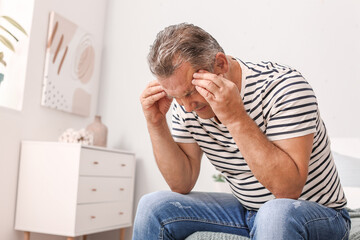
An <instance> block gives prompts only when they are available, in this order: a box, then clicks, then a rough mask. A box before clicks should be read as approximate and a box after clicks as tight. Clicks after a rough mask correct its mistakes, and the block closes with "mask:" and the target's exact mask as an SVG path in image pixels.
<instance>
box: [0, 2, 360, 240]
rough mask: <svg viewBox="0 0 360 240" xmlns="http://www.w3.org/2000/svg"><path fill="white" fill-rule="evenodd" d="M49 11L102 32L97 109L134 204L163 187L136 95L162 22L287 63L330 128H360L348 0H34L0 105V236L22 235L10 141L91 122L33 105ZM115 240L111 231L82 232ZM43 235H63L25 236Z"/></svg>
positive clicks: (354, 29)
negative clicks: (22, 74)
mask: <svg viewBox="0 0 360 240" xmlns="http://www.w3.org/2000/svg"><path fill="white" fill-rule="evenodd" d="M3 1H4V0H3ZM7 1H13V0H7ZM50 10H55V11H58V12H59V13H60V14H62V15H64V16H65V17H66V16H72V18H73V20H74V21H76V22H78V23H79V25H82V26H84V27H85V28H87V26H89V28H90V26H94V27H95V28H96V29H97V31H98V32H99V33H100V35H99V36H100V37H101V36H102V35H103V34H102V33H104V34H105V35H104V36H105V39H106V40H105V52H104V56H103V62H102V74H101V81H102V86H101V92H100V101H99V104H100V105H99V112H100V113H101V114H102V115H103V121H104V123H105V124H107V126H108V127H109V139H108V140H109V146H110V147H118V148H123V149H126V150H130V151H134V152H135V153H136V154H137V161H138V162H137V167H138V168H137V182H136V187H137V188H136V196H135V199H136V201H138V200H139V198H140V197H141V196H142V195H143V194H145V193H148V192H151V191H155V190H158V189H167V186H166V184H165V182H164V181H163V179H162V177H161V176H160V173H159V171H158V169H157V167H156V165H155V162H154V158H153V155H152V150H151V146H150V141H149V137H148V135H147V130H146V124H145V121H144V118H143V115H142V111H141V106H140V103H139V100H138V99H139V96H140V94H141V92H142V90H143V88H144V87H145V85H146V84H147V82H149V81H150V80H152V79H153V77H152V76H151V74H150V72H149V70H148V67H147V63H146V55H147V53H148V50H149V46H150V45H151V43H152V42H153V40H154V38H155V35H156V33H157V32H158V31H159V30H161V29H162V28H163V27H165V26H167V25H169V24H174V23H179V22H184V21H186V22H191V23H194V24H197V25H199V26H201V27H203V28H204V29H205V30H207V31H209V32H210V33H211V34H212V35H213V36H214V37H215V38H217V39H218V41H219V42H220V44H221V45H222V46H223V47H224V49H225V51H226V52H227V53H229V54H232V55H234V56H237V57H240V58H242V59H243V60H251V61H256V60H274V61H278V62H279V63H285V64H288V65H291V66H294V67H296V68H297V69H298V70H300V71H301V72H302V73H303V74H304V76H305V77H306V78H307V79H308V80H309V82H310V83H311V85H312V86H313V87H314V89H315V92H316V93H317V96H318V100H319V104H320V109H321V112H322V116H323V118H324V120H325V122H326V124H327V127H328V130H329V132H330V135H331V136H336V137H359V135H360V129H359V128H356V127H355V128H354V127H352V123H353V122H355V120H358V119H360V112H359V110H358V109H359V108H358V106H357V103H359V102H360V101H359V100H360V99H359V98H360V97H359V95H358V94H357V91H358V90H359V89H360V88H359V87H360V81H359V80H360V68H359V66H360V64H359V61H360V58H359V55H360V45H359V44H358V43H359V42H360V31H359V27H360V19H359V17H358V16H359V11H360V2H359V1H357V0H343V1H338V0H304V1H289V0H258V1H244V0H232V1H230V0H224V1H214V0H206V1H205V0H197V1H195V0H183V1H171V0H168V1H165V0H151V1H148V0H131V1H124V0H123V1H121V0H109V4H108V7H107V13H105V12H106V4H105V1H104V0H91V1H90V0H76V1H70V0H35V9H34V16H35V17H34V20H33V27H32V32H31V36H30V52H29V60H28V70H27V79H26V85H25V95H24V105H23V110H22V111H21V112H16V111H12V110H8V109H4V108H0V133H1V137H0V164H1V165H0V166H1V167H0V189H1V190H2V191H1V193H2V196H3V197H2V200H1V201H0V202H1V204H0V213H1V217H0V239H9V240H20V239H23V238H22V237H23V236H22V234H21V233H20V232H16V231H14V230H13V224H14V212H15V199H16V184H17V171H18V163H19V146H20V140H22V139H28V140H51V141H53V140H56V139H57V138H58V136H59V135H60V134H61V132H63V131H64V130H65V129H66V128H68V127H73V128H76V129H78V128H81V127H84V126H85V125H86V124H88V123H89V122H90V121H91V120H90V119H86V118H82V117H77V116H75V115H70V114H66V113H62V112H58V111H54V110H51V109H47V108H43V107H41V106H40V99H41V87H42V79H43V66H44V59H45V43H46V37H47V23H48V12H49V11H50ZM105 15H106V18H107V20H106V21H107V22H106V23H107V24H106V26H105V28H103V22H102V20H101V19H103V18H104V17H105ZM92 112H93V113H94V112H95V110H93V111H92ZM212 173H213V170H212V167H211V166H210V165H209V164H208V163H207V162H206V159H204V161H203V166H202V174H201V176H200V179H199V182H198V184H197V186H196V189H198V190H211V189H212V187H213V186H212V184H211V175H212ZM116 238H117V232H114V231H113V232H108V233H103V234H96V235H92V236H90V237H89V239H90V240H95V239H102V240H110V239H116ZM45 239H49V240H57V239H63V238H60V237H55V236H48V235H40V234H34V235H33V236H32V240H45ZM127 239H130V234H129V232H128V233H127Z"/></svg>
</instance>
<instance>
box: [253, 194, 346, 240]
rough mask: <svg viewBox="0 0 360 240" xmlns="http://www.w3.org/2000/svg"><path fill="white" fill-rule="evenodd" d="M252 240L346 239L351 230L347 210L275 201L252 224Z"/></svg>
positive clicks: (307, 203)
mask: <svg viewBox="0 0 360 240" xmlns="http://www.w3.org/2000/svg"><path fill="white" fill-rule="evenodd" d="M250 228H251V233H250V235H251V237H252V238H253V239H269V240H270V239H271V240H272V239H279V240H280V239H313V240H332V239H334V240H335V239H336V240H337V239H339V240H340V239H347V235H348V232H349V228H350V222H349V215H348V213H347V212H346V210H344V209H343V210H334V209H331V208H328V207H325V206H323V205H320V204H317V203H315V202H308V201H302V200H293V199H274V200H271V201H269V202H267V203H265V204H264V205H263V206H262V207H261V208H260V210H259V211H258V213H257V214H256V217H255V222H254V226H252V223H250Z"/></svg>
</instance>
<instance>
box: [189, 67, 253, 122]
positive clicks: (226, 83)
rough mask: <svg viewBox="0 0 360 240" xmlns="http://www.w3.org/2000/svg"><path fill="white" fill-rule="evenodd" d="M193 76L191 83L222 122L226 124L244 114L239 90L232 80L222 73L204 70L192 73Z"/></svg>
mask: <svg viewBox="0 0 360 240" xmlns="http://www.w3.org/2000/svg"><path fill="white" fill-rule="evenodd" d="M193 78H194V79H193V80H192V84H193V85H195V88H196V90H197V91H198V92H199V93H200V95H201V96H203V97H204V98H205V100H206V101H207V102H208V103H209V104H210V106H211V108H212V109H213V111H214V113H215V115H216V117H217V118H218V119H219V120H220V122H221V123H222V124H224V125H225V126H228V125H229V124H232V123H235V122H237V121H239V119H240V118H241V117H242V116H243V114H246V111H245V109H244V104H243V102H242V99H241V96H240V90H239V88H238V86H236V84H235V83H234V82H232V81H230V80H228V79H226V78H224V76H223V75H222V74H219V75H216V74H214V73H210V72H207V71H204V70H200V71H198V72H196V73H194V75H193Z"/></svg>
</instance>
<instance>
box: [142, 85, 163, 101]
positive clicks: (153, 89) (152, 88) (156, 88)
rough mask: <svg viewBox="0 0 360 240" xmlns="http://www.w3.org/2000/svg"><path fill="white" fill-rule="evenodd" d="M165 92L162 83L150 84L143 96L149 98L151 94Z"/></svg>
mask: <svg viewBox="0 0 360 240" xmlns="http://www.w3.org/2000/svg"><path fill="white" fill-rule="evenodd" d="M160 92H164V89H163V88H162V87H161V86H160V85H153V86H150V85H149V86H148V87H147V88H146V89H145V91H144V92H143V94H142V98H148V97H150V96H151V95H154V94H157V93H160Z"/></svg>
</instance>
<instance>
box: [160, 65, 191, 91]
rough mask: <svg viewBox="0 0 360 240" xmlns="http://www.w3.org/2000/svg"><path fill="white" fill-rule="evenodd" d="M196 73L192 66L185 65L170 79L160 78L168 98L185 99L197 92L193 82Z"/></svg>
mask: <svg viewBox="0 0 360 240" xmlns="http://www.w3.org/2000/svg"><path fill="white" fill-rule="evenodd" d="M194 72H195V71H194V70H193V68H192V67H191V65H190V64H188V63H183V64H182V65H181V66H180V67H179V68H178V69H177V70H176V71H175V72H174V74H173V75H171V76H170V77H166V78H159V83H160V85H161V86H162V87H163V89H164V91H165V92H166V93H167V94H168V96H171V97H183V96H186V95H188V94H189V93H192V92H193V91H194V90H195V86H194V85H193V84H192V82H191V81H192V79H193V76H192V75H193V74H194Z"/></svg>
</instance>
